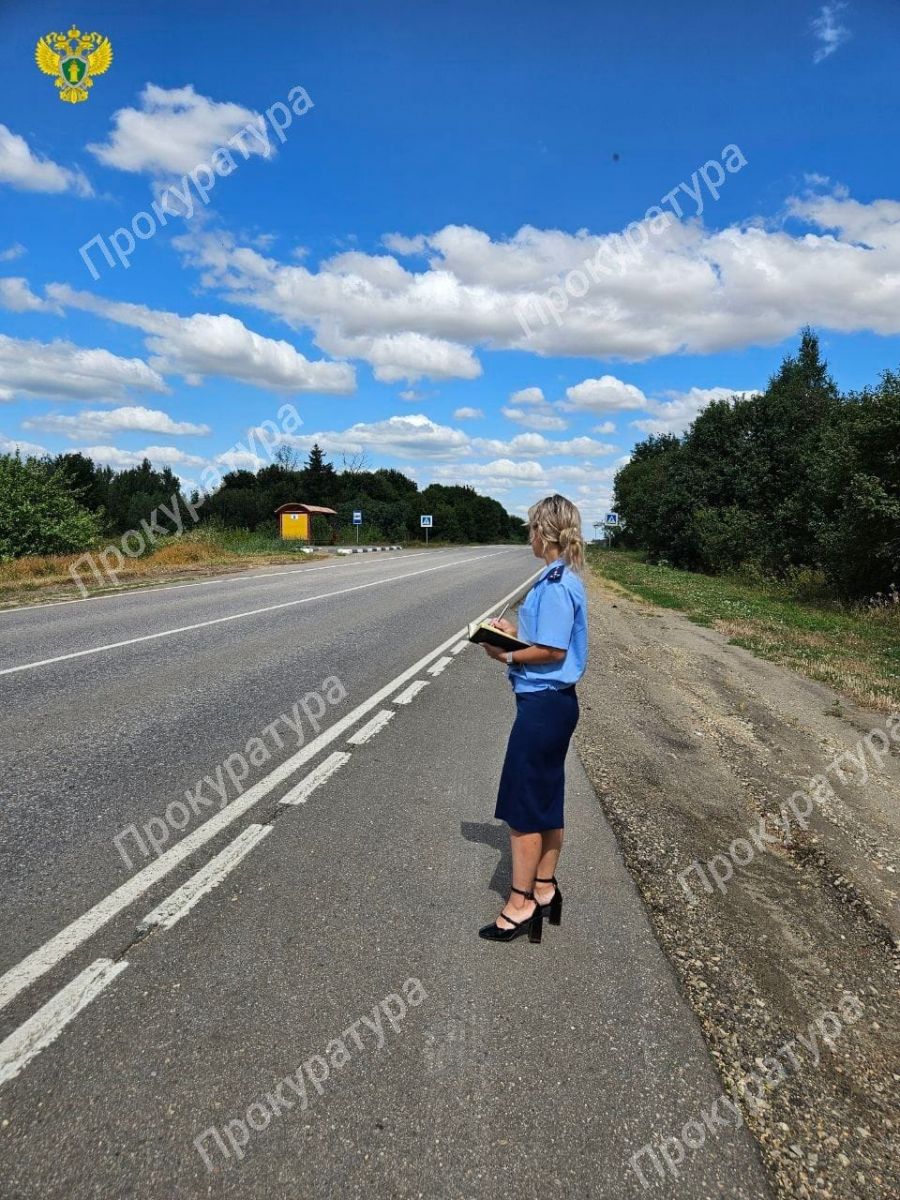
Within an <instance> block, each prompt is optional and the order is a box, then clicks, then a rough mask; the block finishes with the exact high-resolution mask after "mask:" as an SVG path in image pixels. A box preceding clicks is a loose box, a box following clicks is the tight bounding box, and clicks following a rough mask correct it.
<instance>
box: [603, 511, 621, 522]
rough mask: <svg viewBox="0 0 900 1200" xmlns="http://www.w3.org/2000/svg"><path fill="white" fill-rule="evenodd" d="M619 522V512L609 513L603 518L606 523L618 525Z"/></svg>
mask: <svg viewBox="0 0 900 1200" xmlns="http://www.w3.org/2000/svg"><path fill="white" fill-rule="evenodd" d="M618 523H619V514H618V513H607V514H606V516H605V517H604V519H603V524H604V525H618Z"/></svg>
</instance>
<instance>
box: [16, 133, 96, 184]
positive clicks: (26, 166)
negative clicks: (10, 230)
mask: <svg viewBox="0 0 900 1200" xmlns="http://www.w3.org/2000/svg"><path fill="white" fill-rule="evenodd" d="M0 183H8V184H9V185H10V187H14V188H18V190H19V191H22V192H51V193H60V192H71V193H72V194H73V195H75V196H92V195H93V190H92V189H91V185H90V184H89V183H88V181H87V179H86V178H85V176H84V174H83V173H82V172H81V171H80V170H78V169H77V168H70V167H61V166H60V165H59V163H55V162H53V160H52V159H49V158H43V157H42V156H41V155H40V154H35V152H34V151H33V150H32V149H31V147H30V146H29V145H28V143H27V142H26V141H25V139H24V138H23V137H20V136H19V135H18V134H17V133H13V132H12V130H11V129H9V128H8V127H7V126H6V125H0Z"/></svg>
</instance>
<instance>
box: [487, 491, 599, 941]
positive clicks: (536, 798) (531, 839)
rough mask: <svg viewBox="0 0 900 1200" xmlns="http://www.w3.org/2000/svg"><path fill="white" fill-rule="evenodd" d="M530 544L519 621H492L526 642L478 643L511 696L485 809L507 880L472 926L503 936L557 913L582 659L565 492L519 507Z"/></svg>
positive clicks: (578, 542) (580, 546) (582, 629)
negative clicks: (493, 796)
mask: <svg viewBox="0 0 900 1200" xmlns="http://www.w3.org/2000/svg"><path fill="white" fill-rule="evenodd" d="M528 528H529V538H530V541H531V548H532V550H533V551H534V554H535V557H536V558H542V559H543V560H544V561H545V562H546V564H547V567H546V570H544V571H542V572H541V574H540V577H539V578H538V580H537V582H536V583H535V584H534V586H533V587H532V588H531V590H530V591H529V593H528V595H527V597H526V598H525V600H524V602H523V603H522V605H521V607H520V609H519V628H518V631H517V630H516V627H515V626H514V625H512V624H511V623H510V622H509V621H502V620H497V621H495V622H494V623H495V625H497V627H498V628H500V629H502V630H504V631H505V632H506V633H511V634H513V636H514V637H517V638H519V640H520V641H523V642H530V643H531V645H530V646H529V647H528V648H527V649H525V650H513V651H510V652H508V653H504V651H503V650H499V649H498V648H497V647H496V646H489V645H486V644H485V646H484V649H485V651H486V652H487V654H489V655H490V657H491V658H493V659H496V661H497V662H505V663H506V665H507V668H508V674H509V680H510V683H511V684H512V688H513V691H514V692H515V696H516V719H515V722H514V723H513V727H512V732H511V733H510V735H509V744H508V746H507V748H506V758H505V760H504V763H503V771H502V774H501V776H500V790H499V793H498V795H497V808H496V811H495V813H494V816H495V817H498V818H499V819H500V820H502V821H506V823H507V825H508V826H509V840H510V848H511V851H512V889H511V893H510V897H509V899H508V900H507V902H506V904H505V905H504V907H503V911H502V912H501V913H500V916H499V917H498V918H497V920H496V921H495V922H493V923H492V924H491V925H485V926H484V927H483V928H482V929H481V930H480V931H479V935H480V936H481V937H483V938H487V939H488V940H489V941H495V942H509V941H512V939H513V938H516V937H518V936H519V935H520V934H522V933H526V932H527V933H528V936H529V940H530V941H532V942H539V941H540V940H541V930H542V924H543V918H544V917H547V918H548V920H549V921H550V924H551V925H559V923H560V921H561V919H562V894H561V892H560V890H559V885H558V884H557V882H556V864H557V862H558V860H559V852H560V850H561V849H562V842H563V825H564V821H563V797H564V791H565V761H566V752H567V751H568V749H569V741H570V739H571V737H572V733H573V732H574V730H575V726H576V725H577V724H578V699H577V697H576V695H575V684H576V683H577V682H578V680H579V679H580V678H581V676H582V675H583V674H584V668H585V666H586V664H587V619H586V616H587V603H586V599H585V593H584V585H583V583H582V582H581V578H580V576H579V574H578V572H580V571H581V569H582V566H583V564H584V541H583V539H582V536H581V514H580V513H579V511H578V509H577V508H576V507H575V505H574V504H573V503H572V502H571V500H567V499H566V498H565V496H548V497H547V498H546V499H545V500H541V501H540V502H539V503H538V504H535V505H534V506H533V507H532V508H530V509H529V510H528Z"/></svg>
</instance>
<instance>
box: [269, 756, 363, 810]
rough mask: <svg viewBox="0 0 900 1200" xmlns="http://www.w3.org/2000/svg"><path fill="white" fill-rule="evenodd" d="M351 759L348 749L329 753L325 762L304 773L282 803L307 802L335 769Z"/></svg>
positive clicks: (283, 797) (283, 798)
mask: <svg viewBox="0 0 900 1200" xmlns="http://www.w3.org/2000/svg"><path fill="white" fill-rule="evenodd" d="M349 761H350V755H349V754H348V753H347V751H346V750H335V752H334V753H333V754H329V755H328V757H327V758H326V759H325V761H324V762H321V763H319V765H318V766H317V767H316V768H315V770H313V771H310V773H309V774H308V775H304V776H303V778H302V779H301V780H300V782H299V783H295V784H294V786H293V787H292V788H291V790H290V791H289V792H286V793H285V795H284V796H282V798H281V801H280V803H281V804H305V803H306V801H307V800H308V799H309V798H310V796H311V795H312V794H313V792H314V791H315V790H316V788H318V787H321V786H322V784H323V783H325V781H326V780H328V779H330V778H331V776H332V775H333V774H334V773H335V771H337V770H339V769H340V768H341V767H342V766H343V765H344V763H345V762H349Z"/></svg>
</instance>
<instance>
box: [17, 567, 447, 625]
mask: <svg viewBox="0 0 900 1200" xmlns="http://www.w3.org/2000/svg"><path fill="white" fill-rule="evenodd" d="M418 553H420V551H418V550H407V551H405V552H404V553H403V554H394V555H392V556H391V558H390V559H378V560H373V559H367V558H363V559H359V560H358V562H359V563H360V564H361V563H363V562H374V561H377V562H380V564H381V565H382V566H383V565H384V564H385V563H386V562H394V561H395V559H398V558H411V557H412V555H414V554H418ZM432 553H435V554H438V553H440V551H433V552H432ZM343 564H344V560H343V559H341V561H340V562H333V563H327V564H326V565H325V566H324V567H287V568H285V570H283V571H258V572H256V573H251V572H249V571H248V572H246V573H236V574H234V575H217V576H216V577H215V579H188V580H187V581H186V582H184V583H159V584H155V583H153V582H152V581H148V582H147V583H146V584H145V585H144V586H138V585H133V586H131V587H128V586H125V587H121V588H118V587H111V588H109V590H108V591H104V592H94V593H93V595H91V596H76V597H75V599H73V600H45V601H43V602H42V603H39V604H15V605H13V606H12V607H11V608H0V617H3V616H5V615H6V614H7V613H14V612H31V611H33V610H34V609H38V608H60V607H61V606H62V605H63V604H84V603H85V601H87V600H115V599H117V598H118V597H119V596H140V595H143V594H144V593H145V592H174V591H176V590H177V589H178V588H186V587H209V586H210V584H213V583H247V582H248V581H249V582H252V581H253V580H254V579H274V578H275V577H276V576H277V575H312V574H313V573H314V572H315V571H333V570H334V569H335V567H340V566H343Z"/></svg>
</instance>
